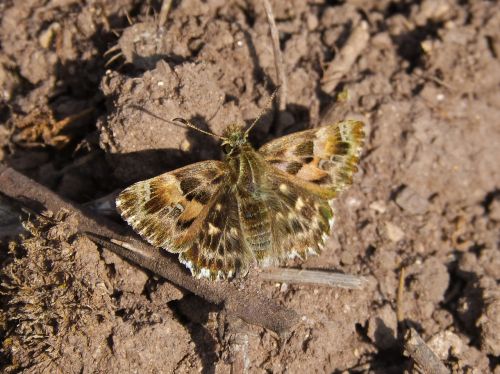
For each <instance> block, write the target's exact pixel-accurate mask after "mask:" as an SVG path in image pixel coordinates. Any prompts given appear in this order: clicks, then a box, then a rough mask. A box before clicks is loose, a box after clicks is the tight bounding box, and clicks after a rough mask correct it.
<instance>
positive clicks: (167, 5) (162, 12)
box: [158, 0, 172, 27]
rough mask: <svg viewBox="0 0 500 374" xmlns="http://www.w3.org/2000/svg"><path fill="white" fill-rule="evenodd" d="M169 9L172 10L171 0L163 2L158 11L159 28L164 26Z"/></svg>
mask: <svg viewBox="0 0 500 374" xmlns="http://www.w3.org/2000/svg"><path fill="white" fill-rule="evenodd" d="M171 8H172V0H163V3H162V4H161V9H160V17H159V18H158V26H160V27H163V26H165V23H166V22H167V18H168V14H169V13H170V9H171Z"/></svg>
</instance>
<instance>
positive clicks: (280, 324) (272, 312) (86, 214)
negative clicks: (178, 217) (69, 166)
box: [0, 167, 299, 335]
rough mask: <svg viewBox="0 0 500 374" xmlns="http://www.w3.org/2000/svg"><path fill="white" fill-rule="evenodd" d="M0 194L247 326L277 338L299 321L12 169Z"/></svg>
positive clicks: (252, 289) (250, 289)
mask: <svg viewBox="0 0 500 374" xmlns="http://www.w3.org/2000/svg"><path fill="white" fill-rule="evenodd" d="M0 193H3V194H4V195H6V196H8V197H10V198H12V199H15V200H19V201H21V202H23V203H24V204H25V205H27V206H28V207H29V206H33V204H35V205H36V206H37V207H38V208H40V205H42V206H43V207H44V208H45V209H48V210H50V211H53V212H58V211H59V210H61V209H65V210H67V211H68V212H71V213H72V214H73V215H74V216H75V218H76V219H77V220H78V223H79V225H78V228H79V231H80V232H82V233H88V235H89V236H91V237H92V240H94V241H96V242H98V243H99V244H101V245H103V246H105V247H106V248H109V249H111V250H112V251H114V252H116V253H118V254H120V255H121V256H123V257H125V258H127V259H129V260H131V261H133V262H135V263H136V264H138V265H140V266H142V267H144V268H147V269H149V270H151V271H152V272H154V273H156V274H158V275H160V276H162V277H164V278H165V279H167V280H169V281H170V282H172V283H174V284H176V285H178V286H179V287H182V288H184V289H186V290H188V291H191V292H193V293H194V294H196V295H198V296H200V297H202V298H203V299H205V300H206V301H208V302H210V303H213V304H217V305H221V306H223V307H224V309H225V310H226V311H227V313H228V314H231V315H233V316H236V317H238V318H241V319H242V320H244V321H245V322H247V323H250V324H254V325H259V326H262V327H264V328H266V329H269V330H272V331H274V332H276V333H277V334H280V335H281V334H286V333H288V332H290V331H291V329H292V328H293V327H294V326H295V325H296V324H297V323H298V322H299V316H298V315H297V313H296V312H295V311H293V310H291V309H289V308H286V307H284V306H280V305H279V304H277V303H276V302H274V301H273V300H271V299H268V298H267V297H265V296H263V295H261V294H259V293H258V290H257V286H256V285H253V284H251V283H249V282H244V281H242V282H241V284H239V285H238V287H237V286H236V285H235V283H236V282H233V283H230V282H223V281H219V282H211V281H209V280H206V279H195V278H193V277H192V276H191V275H190V274H188V272H187V271H186V269H185V268H184V267H183V266H182V265H181V264H179V262H178V261H177V260H176V259H175V258H173V256H165V255H163V254H162V253H161V252H160V251H159V250H158V249H157V248H155V247H152V246H150V245H148V244H146V243H144V242H143V241H140V240H137V239H134V238H130V237H128V236H127V235H125V234H124V233H123V232H124V226H121V225H118V224H116V223H114V222H112V221H110V220H108V219H105V218H103V217H100V216H96V215H94V214H93V213H91V212H90V211H87V210H85V209H84V208H81V207H78V206H76V205H74V204H72V203H69V202H67V201H65V200H63V199H62V198H61V197H59V196H58V195H56V194H55V193H54V192H52V191H50V190H49V189H47V188H46V187H44V186H42V185H40V184H38V183H37V182H35V181H33V180H31V179H29V178H28V177H26V176H24V175H22V174H20V173H19V172H17V171H15V170H14V169H11V168H7V167H0ZM109 239H113V240H114V241H115V242H116V241H119V242H126V243H128V244H129V245H128V247H129V248H134V250H131V249H126V248H123V247H121V246H119V245H117V244H114V243H111V242H110V241H109Z"/></svg>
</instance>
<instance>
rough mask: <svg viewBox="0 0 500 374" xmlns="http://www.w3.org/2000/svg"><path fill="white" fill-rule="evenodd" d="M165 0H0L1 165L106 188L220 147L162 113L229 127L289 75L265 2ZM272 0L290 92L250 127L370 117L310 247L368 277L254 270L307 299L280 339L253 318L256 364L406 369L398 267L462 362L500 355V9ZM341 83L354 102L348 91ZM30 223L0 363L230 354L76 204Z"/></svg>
mask: <svg viewBox="0 0 500 374" xmlns="http://www.w3.org/2000/svg"><path fill="white" fill-rule="evenodd" d="M144 3H146V2H144ZM151 3H152V4H151V5H152V8H148V7H147V6H146V5H145V4H142V2H139V1H134V0H120V1H112V0H100V1H91V2H86V4H85V5H82V2H78V1H74V0H58V1H44V0H30V1H15V0H10V1H9V0H7V1H4V2H2V3H1V4H0V19H1V22H0V43H1V54H0V100H2V101H1V103H0V121H1V123H0V145H1V146H2V148H1V151H0V160H1V161H2V162H3V163H6V164H8V165H10V166H11V167H13V168H15V169H17V170H20V171H22V172H23V173H25V174H27V175H29V176H30V177H32V178H34V179H35V180H37V181H38V182H40V183H42V184H44V185H46V186H48V187H49V188H51V189H52V190H54V191H56V192H57V193H59V194H61V195H62V196H64V197H66V198H68V199H71V200H73V201H75V202H77V203H90V206H94V205H95V204H93V202H94V201H95V200H96V199H98V198H100V197H102V196H105V195H107V194H109V193H112V192H114V191H115V190H116V189H119V188H122V187H124V186H126V185H128V184H129V183H131V182H133V181H137V180H140V179H143V178H146V177H150V176H153V175H156V174H159V173H161V172H164V171H166V170H171V169H174V168H177V167H180V166H183V165H185V164H189V163H191V162H193V161H198V160H205V159H210V158H218V157H220V151H219V147H218V144H217V142H216V141H215V140H213V139H211V138H209V137H207V136H204V135H203V134H199V133H196V132H193V131H188V130H186V128H184V127H182V126H175V125H172V124H171V123H169V122H168V121H166V120H170V119H172V118H175V117H182V118H187V119H190V120H191V121H192V122H194V123H196V124H197V125H199V126H200V127H202V128H204V129H210V130H211V131H213V132H215V133H220V132H221V131H222V130H223V129H224V128H225V126H227V125H228V124H230V123H232V122H238V123H245V122H246V123H249V122H250V121H252V120H253V119H254V118H255V117H256V116H257V115H258V113H259V112H260V111H261V110H262V108H263V107H264V106H265V103H266V100H267V98H268V97H269V95H270V93H271V92H272V90H273V89H274V87H275V86H276V71H275V64H274V57H273V51H272V45H271V37H270V35H269V26H268V23H267V19H266V15H265V13H264V8H263V6H262V3H261V2H259V1H255V2H249V1H244V0H241V1H234V2H226V1H221V0H211V1H200V0H182V1H174V5H173V8H172V10H171V12H170V14H169V18H168V21H167V23H166V26H165V27H164V28H161V27H158V23H157V19H156V18H155V17H154V16H153V10H154V11H155V12H159V9H160V4H158V2H157V1H156V2H155V1H152V2H151ZM272 5H273V10H274V13H275V18H276V22H277V26H278V29H279V31H280V41H281V48H282V50H283V54H284V56H283V57H284V62H285V65H286V74H287V78H288V96H287V109H286V112H284V113H279V116H278V113H277V112H276V110H269V113H268V114H266V116H265V117H264V118H263V120H262V121H261V122H260V124H259V125H258V126H257V127H256V131H255V132H254V134H253V138H254V139H253V140H254V142H255V144H262V143H263V142H264V141H266V140H269V139H272V138H275V137H276V136H279V135H282V134H286V133H290V132H293V131H297V130H300V129H303V128H306V127H313V126H318V125H321V124H326V123H331V122H333V121H337V120H340V119H343V118H346V117H349V118H359V119H362V120H363V121H364V122H365V123H366V125H367V126H366V127H367V143H366V146H365V149H364V153H363V157H362V161H361V168H360V169H361V171H360V172H359V173H358V174H357V176H356V178H355V183H354V185H353V187H352V188H351V189H350V190H349V191H347V192H346V193H344V194H343V195H342V196H341V197H340V198H339V199H338V201H337V203H336V207H337V210H338V212H337V221H336V228H335V234H334V235H333V236H332V238H331V239H330V240H329V242H328V248H327V250H325V251H324V252H323V253H322V254H321V255H320V256H318V257H314V258H311V259H309V260H308V261H306V262H305V263H303V264H299V263H296V265H299V266H303V267H304V268H321V269H332V270H336V271H341V272H346V273H351V274H359V275H364V276H366V277H367V278H368V280H369V282H368V285H367V286H366V287H365V289H363V290H361V291H359V290H356V291H354V290H342V289H331V288H326V287H312V286H295V285H290V284H269V283H262V285H261V287H262V290H263V292H264V293H265V294H267V295H268V296H271V297H273V298H275V299H277V300H279V301H280V302H282V303H284V304H286V305H287V306H289V307H291V308H294V309H295V310H296V311H297V312H298V313H299V314H300V315H302V316H303V317H302V321H301V323H300V325H299V326H298V327H297V328H296V330H295V331H294V332H293V333H292V335H291V336H290V337H289V338H288V339H287V340H286V341H282V342H280V341H278V339H277V338H276V336H274V335H273V334H272V333H270V332H268V331H265V330H263V329H261V328H258V327H255V326H241V329H242V331H243V332H244V335H245V337H246V338H247V339H248V346H249V350H248V365H249V372H252V373H253V372H256V373H260V372H273V373H275V372H276V373H280V372H290V373H296V372H342V371H344V370H348V371H353V372H363V373H364V372H380V373H388V372H395V373H399V372H402V371H403V370H404V369H408V368H409V365H410V361H409V360H408V359H407V358H405V356H404V355H403V353H402V348H401V340H400V334H401V331H398V322H397V317H396V295H397V289H398V277H399V274H400V271H401V269H402V268H403V267H404V268H405V274H406V277H405V285H404V294H403V299H402V310H401V312H402V313H403V316H404V319H405V321H406V324H407V325H411V326H413V327H415V328H416V329H417V330H418V331H419V332H420V333H421V335H422V336H423V338H424V339H425V340H426V341H427V342H428V343H429V345H430V346H431V347H432V348H433V349H434V351H435V352H436V353H437V354H438V355H439V357H440V358H441V359H442V360H443V361H444V362H445V363H446V365H447V366H448V367H449V368H450V369H452V370H453V371H454V372H474V373H485V372H497V373H498V372H499V370H500V365H499V356H500V339H499V338H498V332H499V331H500V319H499V316H500V292H499V289H498V282H499V279H500V251H499V246H500V234H499V233H500V167H499V166H498V165H499V162H500V124H499V118H500V64H499V54H500V6H499V5H498V4H497V3H496V2H495V1H470V2H466V1H459V0H439V1H431V0H423V1H415V2H411V1H403V0H401V1H388V0H382V1H373V0H372V1H370V0H353V1H349V2H335V1H328V2H326V1H309V2H305V1H302V0H297V1H287V2H284V1H277V0H276V1H273V2H272ZM148 12H149V14H148ZM127 13H128V14H129V15H130V17H131V20H132V25H130V24H129V23H128V22H127V17H126V14H127ZM362 22H366V24H367V25H368V33H369V41H368V43H367V44H366V46H364V47H363V49H362V51H361V53H360V55H359V56H358V57H357V58H356V59H355V60H354V63H353V65H352V66H350V69H349V70H348V71H346V72H345V74H343V75H342V76H341V77H340V80H339V83H338V84H337V85H335V87H333V88H332V89H330V90H329V91H328V92H327V91H325V90H323V89H322V87H323V88H325V86H324V85H323V86H322V79H323V81H324V78H325V77H324V73H325V71H326V67H327V65H328V63H329V62H330V61H332V60H333V59H334V58H335V57H336V56H338V55H339V53H341V52H340V51H342V49H343V48H344V47H345V46H346V45H347V44H348V43H349V42H350V39H349V36H350V35H351V34H352V32H353V30H354V29H356V27H358V26H359V25H360V24H361V23H362ZM115 34H116V35H115ZM113 46H118V47H117V48H116V49H114V50H113V52H112V53H110V54H106V55H105V52H106V50H107V49H109V48H111V47H113ZM118 53H121V55H120V56H117V58H116V59H113V56H114V55H116V54H118ZM107 61H110V63H109V65H108V66H106V65H105V64H106V62H107ZM342 92H343V93H345V92H347V93H348V96H349V99H348V100H341V101H339V100H336V98H337V97H338V94H339V93H342ZM343 97H345V95H344V96H343ZM278 117H279V120H278ZM0 223H2V224H3V222H0ZM8 224H9V225H11V226H12V222H8ZM11 226H9V227H11ZM25 226H26V229H27V232H25V234H24V239H20V238H18V239H17V240H16V241H11V239H12V238H10V239H8V238H7V237H6V236H5V234H4V232H5V230H2V235H3V237H2V238H0V240H2V248H3V253H2V256H1V258H2V259H3V266H2V270H1V279H2V287H1V288H2V295H3V296H2V299H1V300H2V314H1V316H2V318H0V332H1V336H2V339H3V348H2V355H1V356H0V358H1V360H2V362H1V365H2V368H3V370H5V371H6V372H18V371H26V372H55V371H60V372H65V373H70V372H71V373H72V372H85V373H90V372H145V373H146V372H180V373H184V372H193V371H198V372H206V373H226V372H229V370H230V366H231V365H230V364H229V363H228V361H227V358H228V354H227V349H226V345H225V342H226V339H225V337H224V336H223V335H224V333H223V331H222V330H221V328H220V327H221V326H220V318H218V317H219V315H218V314H219V312H218V310H217V309H216V308H214V307H213V306H210V305H208V304H206V303H204V302H203V301H201V300H200V299H198V298H195V297H193V296H192V295H190V294H187V293H185V292H183V291H181V290H179V289H178V288H176V287H175V286H173V285H171V284H169V283H167V282H165V281H162V280H158V279H157V278H155V277H154V276H153V275H151V274H150V273H146V272H144V271H142V270H140V269H138V268H137V267H134V266H133V265H130V264H129V263H127V262H125V261H122V260H121V259H120V258H118V257H117V256H115V255H113V254H110V253H109V252H107V251H105V250H104V251H103V250H101V249H98V248H97V247H96V246H95V245H93V244H92V243H91V242H90V241H88V240H87V239H85V238H81V237H79V236H75V235H74V234H75V233H74V224H72V221H71V216H68V215H66V214H65V213H64V212H57V213H56V214H55V216H54V217H52V218H51V219H41V218H40V219H30V220H29V221H27V222H26V223H25ZM221 331H222V332H221Z"/></svg>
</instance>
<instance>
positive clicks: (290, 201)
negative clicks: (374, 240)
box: [116, 116, 364, 280]
mask: <svg viewBox="0 0 500 374" xmlns="http://www.w3.org/2000/svg"><path fill="white" fill-rule="evenodd" d="M259 117H260V116H259ZM177 120H180V119H177ZM257 120H258V118H257ZM257 120H255V122H254V123H253V124H252V125H251V126H250V127H249V128H248V129H247V130H246V131H245V130H244V129H243V128H241V127H239V126H237V125H230V126H229V127H227V129H226V130H225V132H224V133H223V135H222V136H219V137H220V138H221V139H222V150H223V153H224V154H225V156H224V159H223V160H222V161H215V160H212V161H202V162H198V163H194V164H191V165H188V166H185V167H182V168H180V169H176V170H173V171H170V172H168V173H165V174H161V175H159V176H156V177H154V178H151V179H148V180H144V181H141V182H137V183H135V184H133V185H131V186H130V187H128V188H126V189H125V190H123V191H122V192H121V193H120V194H119V195H118V197H117V199H116V206H117V209H118V211H119V213H120V214H121V216H122V217H123V218H124V219H125V220H126V221H127V222H128V224H129V225H130V226H132V228H133V229H134V230H135V231H136V232H137V233H139V234H140V235H141V236H142V237H143V238H145V239H146V240H147V241H148V242H149V243H150V244H151V245H153V246H155V247H160V248H164V249H165V250H167V251H168V252H170V253H177V254H178V255H179V261H180V262H181V263H183V264H184V265H185V266H186V267H187V268H189V270H190V271H191V273H192V275H193V276H195V277H206V278H210V279H212V280H214V279H221V278H222V279H224V278H231V277H233V276H235V275H236V274H238V273H240V274H241V273H245V272H246V271H248V269H249V268H250V266H251V265H252V264H255V263H256V264H258V265H261V266H267V265H277V264H279V263H280V262H282V260H284V259H287V258H293V257H300V258H302V259H305V258H306V257H307V256H308V255H310V254H318V253H319V252H320V251H321V250H322V249H323V246H324V242H325V240H326V238H327V237H328V236H329V234H330V231H331V228H332V224H333V218H334V212H333V209H332V200H333V199H334V198H335V197H336V196H337V195H338V194H339V193H340V192H341V191H343V190H344V189H345V188H346V187H348V186H349V185H350V184H351V183H352V179H353V175H354V173H355V172H356V171H357V164H358V162H359V157H360V153H361V149H362V146H363V142H364V132H363V123H362V122H360V121H354V120H345V121H340V122H337V123H335V124H332V125H328V126H323V127H319V128H315V129H310V130H305V131H301V132H297V133H293V134H291V135H287V136H283V137H280V138H278V139H275V140H273V141H271V142H269V143H267V144H264V145H263V146H262V147H260V148H259V149H258V150H256V149H254V148H253V147H252V145H251V144H250V142H249V141H248V134H249V132H250V129H251V128H252V127H253V126H254V125H255V123H256V122H257ZM182 122H183V123H184V124H187V125H188V126H190V127H194V128H196V127H195V126H194V125H192V124H191V123H189V122H188V121H185V120H182ZM196 129H197V128H196ZM198 130H199V131H201V132H205V133H208V132H206V131H203V130H201V129H198ZM208 134H210V133H208ZM211 135H215V134H211ZM215 136H217V135H215Z"/></svg>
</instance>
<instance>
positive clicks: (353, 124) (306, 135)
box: [259, 120, 364, 192]
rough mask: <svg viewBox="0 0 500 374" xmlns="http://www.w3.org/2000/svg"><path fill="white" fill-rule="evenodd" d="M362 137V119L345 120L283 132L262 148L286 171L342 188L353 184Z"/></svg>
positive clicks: (319, 183)
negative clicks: (297, 130) (313, 127)
mask: <svg viewBox="0 0 500 374" xmlns="http://www.w3.org/2000/svg"><path fill="white" fill-rule="evenodd" d="M363 141H364V132H363V123H362V122H360V121H353V120H346V121H341V122H338V123H336V124H333V125H328V126H323V127H319V128H317V129H311V130H305V131H301V132H297V133H294V134H291V135H287V136H283V137H281V138H278V139H275V140H273V141H271V142H269V143H267V144H264V145H263V146H262V147H261V148H260V149H259V152H260V153H261V154H262V155H263V157H264V158H265V159H266V160H267V161H268V162H269V163H270V164H272V165H273V166H274V167H276V168H278V169H280V170H282V171H284V172H286V173H287V174H290V175H292V176H294V177H296V178H299V179H301V180H304V181H307V182H312V183H314V184H317V185H319V186H323V187H326V188H328V189H330V190H333V191H335V192H341V191H343V190H344V189H345V188H346V187H347V186H349V185H350V184H352V177H353V175H354V173H355V172H356V171H357V164H358V161H359V156H360V153H361V148H362V146H363Z"/></svg>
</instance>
